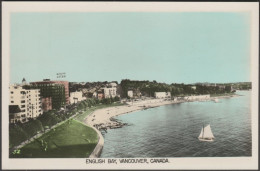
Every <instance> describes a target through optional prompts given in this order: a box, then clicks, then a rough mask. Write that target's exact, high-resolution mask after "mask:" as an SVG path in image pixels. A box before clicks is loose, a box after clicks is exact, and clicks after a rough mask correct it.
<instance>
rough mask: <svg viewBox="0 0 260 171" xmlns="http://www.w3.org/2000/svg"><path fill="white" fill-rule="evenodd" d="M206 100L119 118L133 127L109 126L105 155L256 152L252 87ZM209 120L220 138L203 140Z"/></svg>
mask: <svg viewBox="0 0 260 171" xmlns="http://www.w3.org/2000/svg"><path fill="white" fill-rule="evenodd" d="M236 94H238V95H239V96H237V97H231V98H223V99H219V102H218V103H215V102H214V101H206V102H185V103H179V104H171V105H165V106H160V107H156V108H150V109H147V110H142V111H137V112H132V113H128V114H124V115H120V116H117V117H115V118H116V119H118V120H120V121H121V122H123V123H128V124H129V125H128V126H125V127H123V128H119V129H111V130H108V132H107V133H106V134H104V139H105V144H104V148H103V151H102V153H101V156H100V157H103V158H134V157H235V156H236V157H238V156H251V155H252V136H251V91H238V92H237V93H236ZM207 124H210V126H211V130H212V133H213V135H214V136H215V140H214V141H213V142H201V141H199V140H198V136H199V134H200V131H201V128H202V126H203V125H204V126H206V125H207Z"/></svg>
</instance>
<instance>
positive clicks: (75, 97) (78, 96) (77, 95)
mask: <svg viewBox="0 0 260 171" xmlns="http://www.w3.org/2000/svg"><path fill="white" fill-rule="evenodd" d="M82 100H86V97H83V93H82V91H75V92H71V93H70V104H75V103H78V102H80V101H82Z"/></svg>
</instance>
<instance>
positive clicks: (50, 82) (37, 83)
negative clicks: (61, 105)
mask: <svg viewBox="0 0 260 171" xmlns="http://www.w3.org/2000/svg"><path fill="white" fill-rule="evenodd" d="M31 84H33V85H39V86H41V85H48V84H60V85H63V86H64V92H65V100H66V104H70V97H69V82H68V81H51V80H50V79H44V80H43V81H37V82H31Z"/></svg>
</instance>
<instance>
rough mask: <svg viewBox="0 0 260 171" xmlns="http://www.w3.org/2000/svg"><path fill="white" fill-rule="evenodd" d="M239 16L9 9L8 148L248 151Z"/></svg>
mask: <svg viewBox="0 0 260 171" xmlns="http://www.w3.org/2000/svg"><path fill="white" fill-rule="evenodd" d="M250 16H251V13H250V12H36V13H34V12H14V13H11V14H10V61H9V62H10V79H9V80H10V82H9V83H8V85H9V90H8V91H9V101H8V103H9V157H10V158H88V157H89V158H93V157H101V158H137V157H148V158H149V157H153V158H155V157H168V158H170V157H242V156H252V129H251V126H252V125H253V124H251V121H252V120H251V118H252V111H251V110H252V109H251V103H252V102H251V89H252V87H253V88H254V86H255V84H254V83H255V82H253V79H252V78H253V76H252V73H253V72H252V68H251V65H250V64H251V63H250V62H251V61H253V60H252V58H253V57H252V54H253V53H251V49H252V47H251V40H250V39H251V37H252V36H251V30H252V29H251V28H252V27H251V25H250V21H251V18H250ZM7 87H8V86H6V91H5V92H7ZM5 106H6V107H7V105H5ZM5 149H7V148H5Z"/></svg>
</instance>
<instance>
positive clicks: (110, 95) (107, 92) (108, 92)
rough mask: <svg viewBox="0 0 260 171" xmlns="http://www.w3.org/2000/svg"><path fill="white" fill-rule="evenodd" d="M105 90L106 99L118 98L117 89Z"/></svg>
mask: <svg viewBox="0 0 260 171" xmlns="http://www.w3.org/2000/svg"><path fill="white" fill-rule="evenodd" d="M103 90H104V97H105V98H114V97H116V87H112V88H103Z"/></svg>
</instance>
